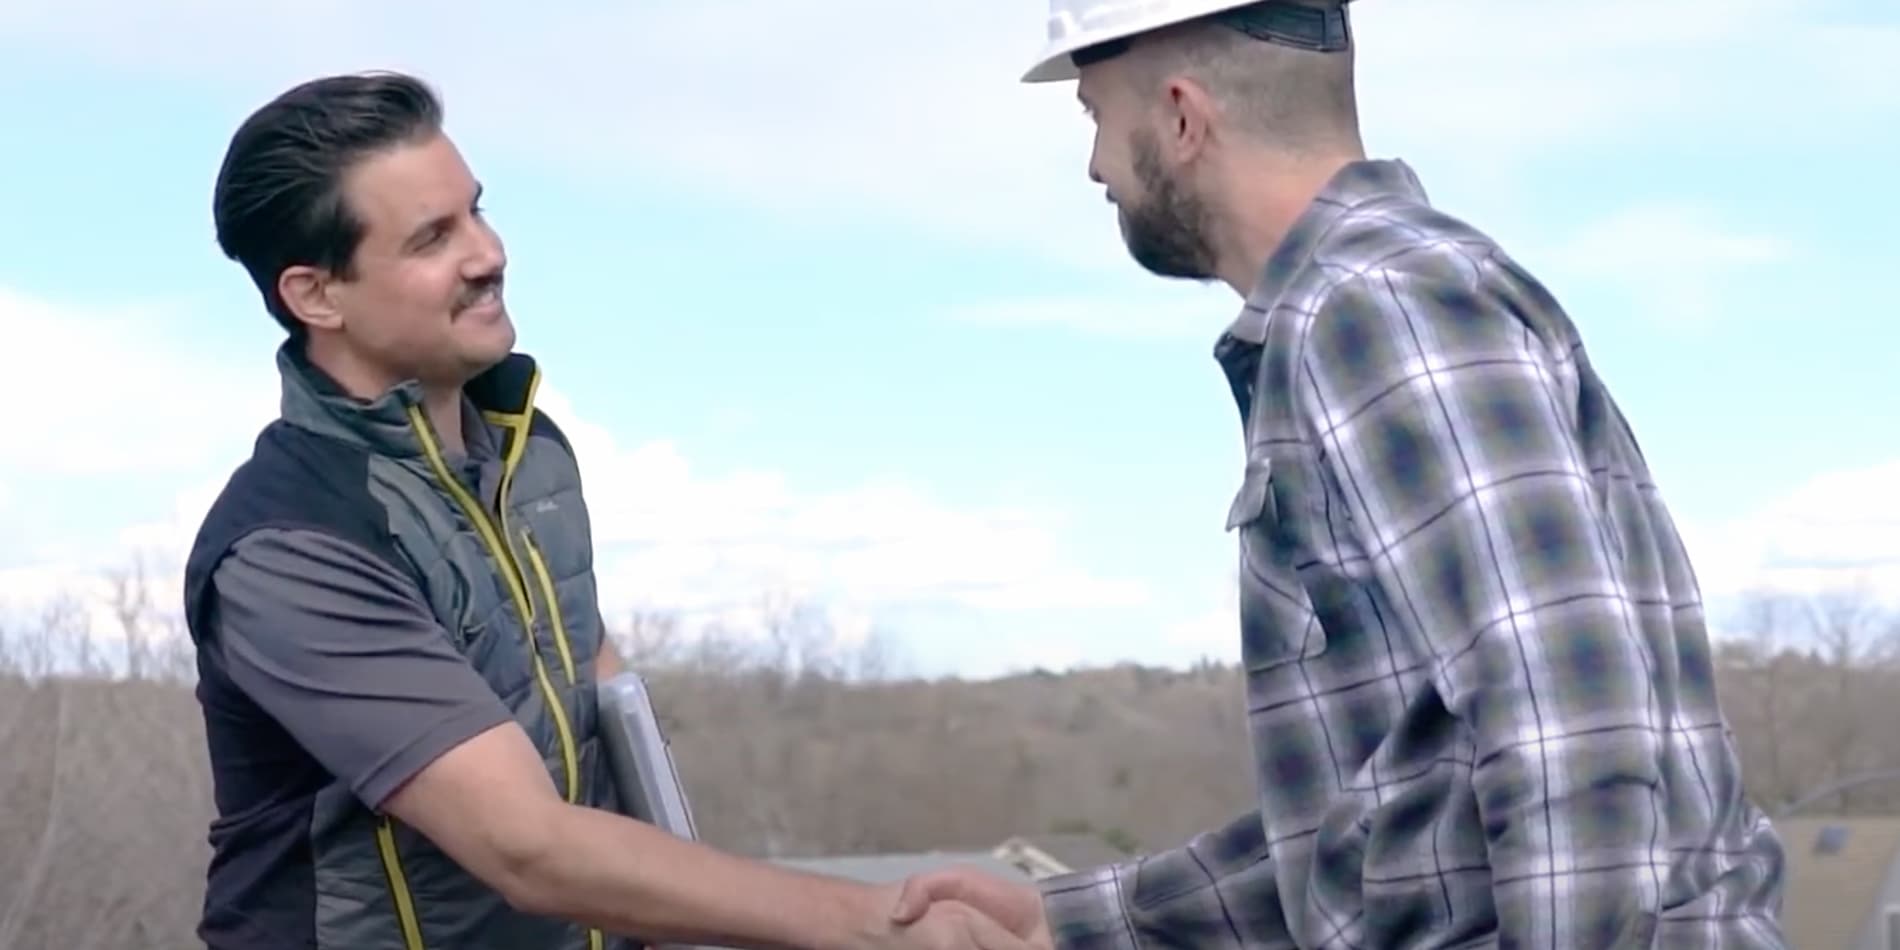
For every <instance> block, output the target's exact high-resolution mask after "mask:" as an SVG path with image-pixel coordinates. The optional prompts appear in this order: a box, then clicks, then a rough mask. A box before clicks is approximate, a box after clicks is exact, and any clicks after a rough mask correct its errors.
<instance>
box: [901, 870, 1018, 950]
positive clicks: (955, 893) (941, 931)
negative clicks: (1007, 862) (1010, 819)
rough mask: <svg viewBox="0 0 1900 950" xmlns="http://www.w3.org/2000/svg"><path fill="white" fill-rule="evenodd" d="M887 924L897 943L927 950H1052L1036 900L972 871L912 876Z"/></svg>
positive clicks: (950, 871)
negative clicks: (894, 929) (973, 949)
mask: <svg viewBox="0 0 1900 950" xmlns="http://www.w3.org/2000/svg"><path fill="white" fill-rule="evenodd" d="M891 922H892V923H893V924H895V925H897V926H898V927H899V928H901V929H900V930H899V931H898V933H899V934H900V935H901V936H900V937H899V940H900V942H902V943H904V944H906V945H909V946H920V947H928V948H931V950H967V948H970V947H977V948H981V950H1053V947H1054V940H1053V939H1052V938H1051V936H1050V932H1049V920H1048V917H1047V916H1045V915H1044V913H1043V909H1042V895H1041V893H1040V892H1039V891H1037V890H1036V889H1035V888H1034V887H1030V886H1027V885H1023V884H1016V883H1012V882H1010V881H1005V880H1003V879H1001V878H997V877H994V876H992V875H989V874H986V873H984V872H982V871H979V870H976V869H974V868H965V867H956V868H949V869H946V870H942V871H932V872H929V873H925V874H919V875H915V876H913V877H911V878H909V879H908V880H906V881H905V882H904V883H903V885H902V886H901V887H900V888H899V890H898V894H897V899H896V902H895V906H894V907H893V908H892V910H891Z"/></svg>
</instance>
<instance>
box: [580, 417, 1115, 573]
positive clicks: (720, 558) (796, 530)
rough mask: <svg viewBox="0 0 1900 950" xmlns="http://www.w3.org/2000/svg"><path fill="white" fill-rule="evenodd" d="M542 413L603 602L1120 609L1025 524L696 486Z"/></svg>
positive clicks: (673, 461)
mask: <svg viewBox="0 0 1900 950" xmlns="http://www.w3.org/2000/svg"><path fill="white" fill-rule="evenodd" d="M543 405H544V407H545V408H547V410H548V412H549V413H550V414H553V415H554V416H555V418H556V419H557V420H560V421H561V425H562V428H563V429H564V430H565V431H566V432H567V433H568V436H569V439H570V440H571V441H572V442H573V444H574V449H575V452H576V453H577V454H578V455H579V456H580V458H581V467H582V477H583V478H584V479H585V480H586V484H587V493H588V504H589V508H590V510H591V511H592V513H593V516H594V542H595V547H596V549H597V550H599V551H600V552H602V553H601V555H600V556H601V559H602V562H603V565H602V567H601V574H602V578H601V583H602V587H603V599H604V600H607V601H609V602H610V603H613V604H616V605H627V606H633V605H663V606H668V607H671V608H687V609H701V610H705V609H720V608H722V607H725V606H728V605H731V604H733V603H735V602H736V601H743V600H747V599H749V598H751V597H752V596H754V594H755V593H756V592H757V591H761V590H777V591H785V592H789V593H792V594H795V595H799V596H811V597H816V598H820V599H823V600H827V601H832V602H838V603H843V604H855V605H857V606H858V607H859V608H860V609H868V608H873V607H900V606H901V607H915V606H922V607H931V606H963V607H972V608H977V609H983V610H1030V609H1048V608H1104V607H1123V606H1131V605H1135V604H1139V603H1142V602H1145V600H1146V599H1147V591H1146V590H1145V588H1143V587H1142V586H1141V585H1140V584H1139V583H1136V582H1132V581H1121V580H1105V579H1101V578H1097V577H1094V576H1092V575H1091V574H1089V573H1088V572H1086V571H1083V570H1082V569H1080V568H1078V567H1076V566H1074V563H1073V560H1072V559H1071V557H1070V555H1069V554H1068V552H1066V551H1064V550H1063V548H1062V545H1061V544H1060V542H1059V540H1058V539H1059V538H1060V537H1061V529H1062V526H1061V525H1060V524H1058V523H1055V522H1053V521H1052V520H1051V519H1049V518H1048V517H1047V516H1045V515H1043V514H1041V513H1039V512H1035V511H1023V510H1010V509H986V510H965V509H959V508H954V507H950V506H947V505H944V504H942V503H941V502H939V501H937V500H935V499H933V498H931V497H930V496H928V495H927V494H925V493H923V492H921V491H920V490H918V489H916V488H914V487H911V486H908V485H904V484H899V483H891V482H866V483H861V484H858V485H854V486H850V487H849V488H845V489H841V490H828V491H800V490H797V489H794V488H793V487H791V486H789V485H788V484H787V483H786V481H785V479H784V477H783V476H782V475H781V474H779V473H777V472H772V471H769V470H750V471H741V472H733V473H729V474H725V475H721V476H718V477H714V478H707V477H703V476H700V475H697V474H696V473H694V472H693V470H692V467H691V466H690V464H689V463H688V462H687V460H686V459H685V458H683V457H682V456H681V455H680V454H679V452H678V451H677V449H675V448H674V447H673V446H672V445H670V444H668V443H665V442H654V443H648V444H645V445H641V446H636V447H632V448H622V447H621V446H620V445H619V444H618V443H617V440H615V438H614V437H613V436H612V434H611V433H610V432H608V431H607V430H606V429H605V428H603V427H601V426H598V425H595V424H592V423H589V422H587V421H585V420H584V419H582V418H581V417H580V416H578V415H577V414H576V413H575V412H573V411H572V410H571V408H570V407H569V404H568V402H567V400H566V399H565V398H564V397H562V396H561V395H560V394H559V393H558V392H547V393H546V394H545V395H544V398H543Z"/></svg>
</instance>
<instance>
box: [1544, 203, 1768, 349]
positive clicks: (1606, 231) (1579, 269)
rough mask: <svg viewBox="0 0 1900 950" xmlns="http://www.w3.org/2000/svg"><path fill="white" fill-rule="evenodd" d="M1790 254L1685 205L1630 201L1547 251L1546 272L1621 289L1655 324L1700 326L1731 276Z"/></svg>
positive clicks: (1715, 309) (1711, 316) (1710, 317)
mask: <svg viewBox="0 0 1900 950" xmlns="http://www.w3.org/2000/svg"><path fill="white" fill-rule="evenodd" d="M1794 253H1795V248H1794V246H1793V245H1792V244H1791V243H1790V242H1789V241H1787V240H1786V239H1783V238H1779V237H1775V236H1771V235H1765V234H1757V233H1751V232H1749V231H1747V230H1745V229H1743V228H1741V227H1738V226H1736V225H1733V224H1731V223H1728V222H1726V221H1724V220H1722V218H1721V217H1720V216H1718V215H1717V214H1716V213H1715V212H1714V211H1712V210H1710V209H1708V208H1705V207H1701V206H1697V205H1693V204H1689V203H1685V202H1654V203H1648V204H1638V205H1632V206H1630V207H1628V208H1624V209H1622V210H1620V211H1617V212H1614V213H1612V214H1609V215H1607V216H1605V217H1602V218H1599V219H1597V220H1596V221H1595V222H1593V223H1591V224H1588V225H1586V226H1585V227H1584V228H1583V229H1582V230H1581V231H1579V232H1577V233H1576V234H1575V235H1573V236H1572V237H1571V238H1569V239H1568V240H1566V241H1563V242H1562V243H1560V244H1558V245H1557V246H1556V247H1554V248H1552V249H1551V251H1550V253H1549V260H1550V262H1551V272H1552V274H1553V276H1554V275H1564V276H1568V277H1571V278H1574V279H1576V281H1577V282H1578V283H1579V284H1583V285H1596V286H1609V287H1615V288H1618V289H1619V290H1621V291H1623V292H1625V293H1627V294H1628V295H1629V296H1630V297H1631V299H1632V300H1634V301H1635V303H1636V305H1637V306H1638V307H1640V308H1641V310H1642V312H1643V314H1644V315H1645V316H1646V317H1648V318H1650V319H1652V320H1653V321H1654V322H1655V323H1657V324H1659V325H1664V326H1674V327H1677V328H1681V329H1697V328H1706V327H1707V326H1709V325H1710V324H1711V323H1712V322H1713V321H1715V320H1716V319H1717V318H1718V317H1719V316H1720V315H1721V311H1722V306H1723V304H1724V302H1725V301H1724V300H1723V290H1724V288H1725V286H1727V285H1728V284H1729V283H1730V282H1731V280H1732V278H1734V277H1735V276H1737V275H1740V274H1746V273H1748V272H1749V271H1750V270H1751V269H1753V268H1757V267H1760V266H1762V265H1765V264H1773V263H1777V262H1779V261H1782V260H1784V259H1786V258H1788V257H1789V256H1791V255H1793V254H1794Z"/></svg>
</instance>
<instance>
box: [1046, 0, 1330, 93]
mask: <svg viewBox="0 0 1900 950" xmlns="http://www.w3.org/2000/svg"><path fill="white" fill-rule="evenodd" d="M1349 2H1351V0H1339V4H1340V6H1339V7H1337V8H1323V7H1312V6H1300V5H1296V4H1292V3H1287V2H1283V0H1265V2H1263V0H1049V29H1048V42H1047V43H1046V44H1045V45H1044V46H1043V48H1042V52H1041V53H1039V54H1037V56H1036V62H1035V65H1033V66H1031V67H1030V68H1029V71H1028V72H1026V73H1024V74H1023V78H1022V81H1023V82H1056V81H1060V80H1064V79H1074V78H1075V77H1076V72H1077V64H1076V58H1077V57H1076V54H1077V53H1081V52H1084V51H1089V50H1094V49H1096V48H1098V47H1101V48H1105V49H1112V48H1114V45H1115V44H1117V43H1118V42H1121V41H1125V40H1127V39H1129V38H1130V37H1133V36H1136V35H1138V34H1141V33H1147V32H1149V31H1152V30H1158V29H1161V28H1162V27H1166V26H1173V25H1175V24H1177V23H1186V22H1187V21H1189V20H1195V19H1200V18H1202V17H1207V16H1213V15H1215V14H1229V15H1230V17H1231V18H1233V19H1235V20H1236V22H1235V24H1234V25H1235V26H1236V28H1237V29H1242V30H1245V31H1246V32H1248V33H1252V34H1254V35H1256V36H1258V37H1260V38H1261V39H1270V40H1273V41H1276V42H1288V43H1292V44H1293V45H1297V46H1302V47H1306V48H1310V49H1324V50H1335V49H1343V48H1344V47H1345V44H1346V43H1347V41H1348V40H1347V36H1346V26H1345V10H1344V5H1345V4H1346V3H1349ZM1228 18H1229V17H1223V19H1228Z"/></svg>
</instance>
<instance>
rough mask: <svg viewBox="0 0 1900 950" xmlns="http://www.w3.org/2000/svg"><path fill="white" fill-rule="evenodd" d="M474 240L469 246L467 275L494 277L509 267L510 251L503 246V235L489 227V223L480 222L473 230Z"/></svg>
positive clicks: (472, 276)
mask: <svg viewBox="0 0 1900 950" xmlns="http://www.w3.org/2000/svg"><path fill="white" fill-rule="evenodd" d="M471 234H472V235H473V236H474V240H473V241H472V242H471V243H470V246H469V255H468V261H467V264H466V271H467V275H468V276H469V277H471V278H481V277H493V276H494V275H496V274H499V273H501V272H502V270H503V269H505V268H506V267H507V266H508V250H507V248H505V247H503V246H502V243H501V235H499V234H496V233H495V230H494V229H493V228H491V227H489V226H488V222H486V221H481V222H478V226H477V227H475V228H473V229H472V230H471Z"/></svg>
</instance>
